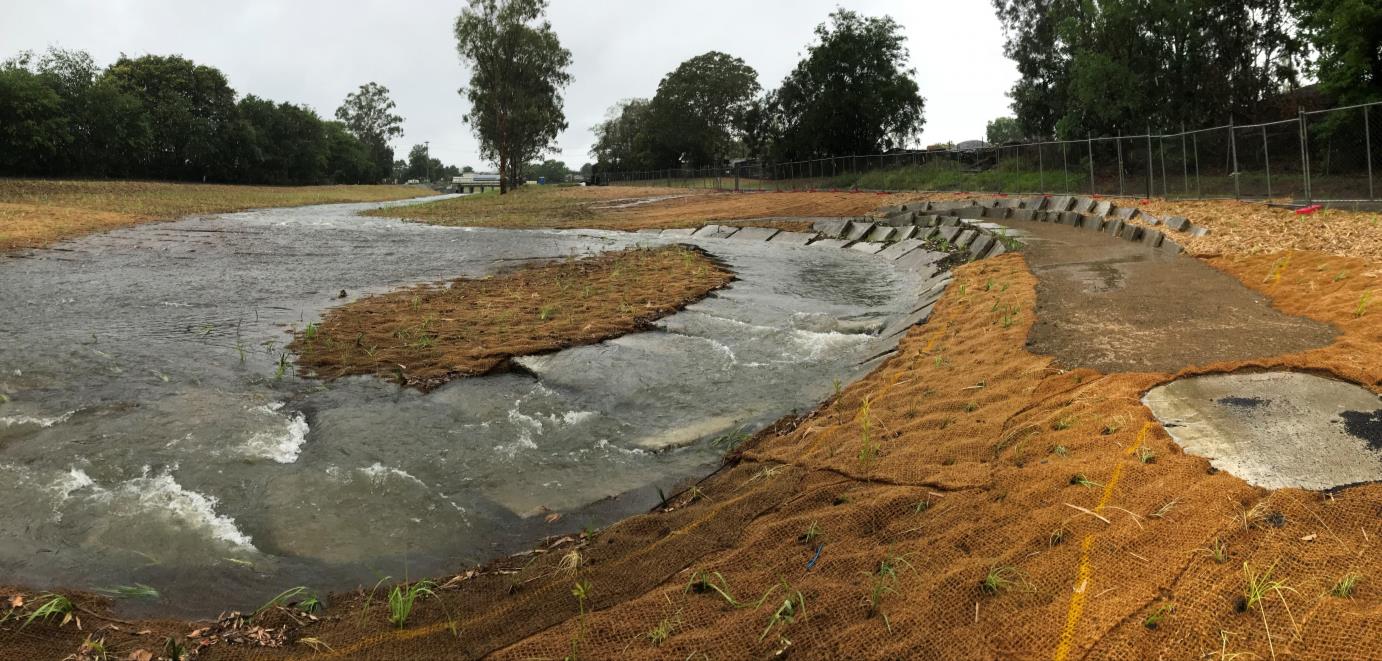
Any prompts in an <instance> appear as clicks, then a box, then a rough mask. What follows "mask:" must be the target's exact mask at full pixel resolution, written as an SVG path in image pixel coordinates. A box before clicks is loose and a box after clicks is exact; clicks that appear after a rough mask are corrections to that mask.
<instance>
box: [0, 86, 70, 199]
mask: <svg viewBox="0 0 1382 661" xmlns="http://www.w3.org/2000/svg"><path fill="white" fill-rule="evenodd" d="M70 141H71V135H70V134H69V133H68V132H67V127H66V126H65V122H64V121H63V115H62V98H61V97H59V96H58V94H57V92H55V91H53V89H52V88H50V87H48V86H47V85H45V84H44V82H43V79H42V78H40V77H39V76H37V75H35V74H34V73H32V72H30V71H28V70H25V69H22V68H18V67H13V66H6V67H4V68H0V173H6V174H28V173H32V172H47V171H48V170H49V169H50V168H51V166H52V165H53V163H54V162H55V161H57V160H58V158H59V155H60V154H61V153H62V150H63V149H64V148H65V147H66V145H67V143H69V142H70Z"/></svg>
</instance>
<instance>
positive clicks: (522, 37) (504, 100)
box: [455, 0, 571, 194]
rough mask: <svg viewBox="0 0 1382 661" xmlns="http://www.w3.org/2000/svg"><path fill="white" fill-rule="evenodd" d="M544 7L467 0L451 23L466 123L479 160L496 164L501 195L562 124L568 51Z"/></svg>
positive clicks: (529, 1) (511, 0)
mask: <svg viewBox="0 0 1382 661" xmlns="http://www.w3.org/2000/svg"><path fill="white" fill-rule="evenodd" d="M546 10H547V2H546V0H469V3H468V5H467V6H466V8H464V9H462V10H461V15H460V16H459V17H458V18H457V19H456V27H455V32H456V50H457V52H458V53H459V54H460V57H461V61H462V62H463V63H464V64H465V65H467V66H468V67H469V68H470V84H469V85H468V86H467V87H465V88H464V89H462V90H460V93H461V94H463V95H464V96H465V97H466V98H467V99H468V100H469V101H470V111H469V112H467V113H466V115H465V121H466V122H467V123H468V124H470V126H471V129H472V130H473V131H474V133H475V137H476V138H478V139H479V141H480V155H481V156H483V157H484V158H486V159H489V160H491V161H493V162H495V164H496V165H498V166H499V171H500V173H501V175H502V176H500V188H499V190H500V193H501V194H502V193H506V192H508V186H509V183H510V182H518V181H521V176H520V175H521V169H522V167H523V165H524V164H527V163H529V162H531V161H533V160H536V159H537V158H538V157H539V156H541V155H542V154H544V153H547V152H548V151H551V150H552V149H553V148H554V147H555V143H556V139H557V134H558V133H560V132H561V131H562V130H564V129H565V128H566V126H567V124H566V115H565V113H564V112H563V110H562V96H561V92H562V89H563V88H565V87H566V85H568V84H569V83H570V82H571V75H570V74H569V73H567V71H566V69H567V67H569V66H570V64H571V52H570V51H568V50H566V49H565V48H563V47H562V45H561V41H560V40H559V39H557V35H556V33H555V32H554V31H553V30H552V25H551V23H549V22H548V21H547V20H546V19H545V18H544V15H545V13H546Z"/></svg>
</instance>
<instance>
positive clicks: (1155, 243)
mask: <svg viewBox="0 0 1382 661" xmlns="http://www.w3.org/2000/svg"><path fill="white" fill-rule="evenodd" d="M1164 240H1166V235H1165V234H1163V233H1162V232H1161V230H1154V229H1151V228H1150V227H1149V228H1146V229H1144V230H1142V243H1144V244H1146V245H1147V247H1149V248H1159V247H1161V242H1162V241H1164Z"/></svg>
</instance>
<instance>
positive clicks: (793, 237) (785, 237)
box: [768, 232, 818, 246]
mask: <svg viewBox="0 0 1382 661" xmlns="http://www.w3.org/2000/svg"><path fill="white" fill-rule="evenodd" d="M817 236H818V235H817V234H814V233H811V232H778V233H777V234H774V235H773V238H771V239H768V241H769V242H770V243H775V244H787V245H789V246H804V245H806V244H808V243H811V240H812V239H814V238H816V237H817Z"/></svg>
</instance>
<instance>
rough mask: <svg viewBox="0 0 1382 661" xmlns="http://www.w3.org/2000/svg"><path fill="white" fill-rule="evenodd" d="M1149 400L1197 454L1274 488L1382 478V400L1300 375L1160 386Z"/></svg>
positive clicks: (1221, 376)
mask: <svg viewBox="0 0 1382 661" xmlns="http://www.w3.org/2000/svg"><path fill="white" fill-rule="evenodd" d="M1142 401H1143V403H1144V404H1146V405H1147V407H1148V408H1150V409H1151V410H1152V413H1153V414H1155V415H1156V417H1157V418H1158V419H1159V420H1161V422H1162V424H1163V425H1165V427H1166V431H1168V432H1170V434H1171V436H1172V437H1173V438H1175V439H1176V442H1177V443H1179V444H1180V445H1181V447H1182V448H1184V450H1185V451H1186V452H1188V453H1190V454H1193V455H1197V456H1201V457H1206V458H1208V459H1209V460H1210V463H1211V464H1213V465H1214V467H1215V468H1218V469H1220V470H1223V471H1226V472H1229V473H1232V474H1233V475H1236V476H1238V477H1240V478H1242V479H1244V480H1246V481H1247V482H1248V483H1250V484H1254V485H1257V486H1261V487H1267V488H1270V489H1279V488H1284V487H1300V488H1304V489H1316V490H1318V489H1328V488H1332V487H1338V486H1344V485H1349V484H1357V483H1359V482H1371V481H1375V480H1382V400H1379V398H1378V396H1377V395H1374V394H1372V393H1371V392H1369V391H1367V390H1365V389H1363V388H1361V387H1359V386H1356V385H1353V384H1350V383H1345V382H1343V381H1336V380H1334V379H1327V378H1323V377H1318V376H1313V375H1309V374H1301V373H1296V372H1267V373H1260V374H1219V375H1209V376H1198V377H1192V378H1188V379H1181V380H1179V381H1175V382H1173V383H1169V384H1166V385H1164V386H1160V387H1157V388H1153V389H1152V390H1151V391H1150V392H1148V393H1147V395H1146V397H1144V398H1143V400H1142Z"/></svg>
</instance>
